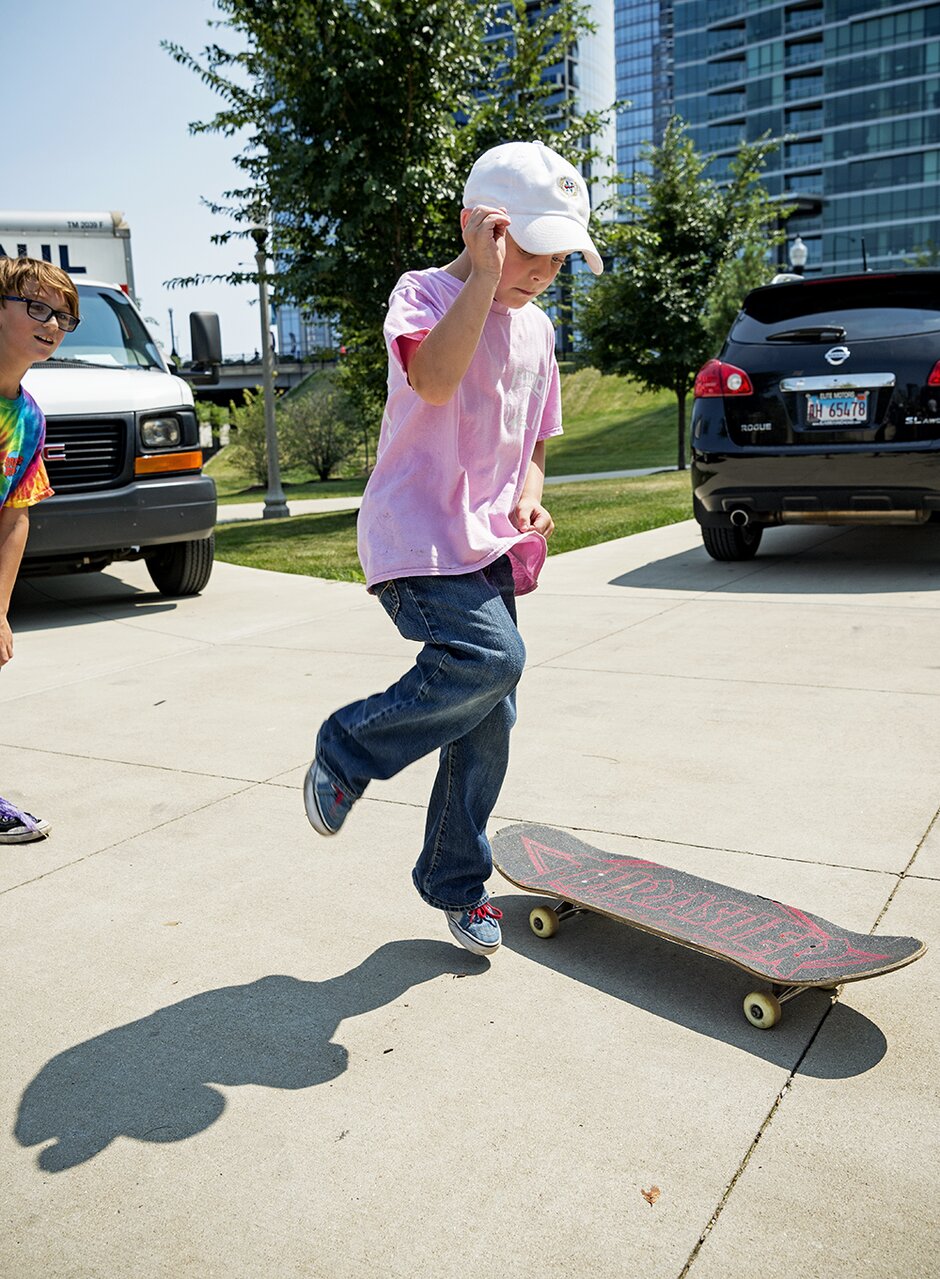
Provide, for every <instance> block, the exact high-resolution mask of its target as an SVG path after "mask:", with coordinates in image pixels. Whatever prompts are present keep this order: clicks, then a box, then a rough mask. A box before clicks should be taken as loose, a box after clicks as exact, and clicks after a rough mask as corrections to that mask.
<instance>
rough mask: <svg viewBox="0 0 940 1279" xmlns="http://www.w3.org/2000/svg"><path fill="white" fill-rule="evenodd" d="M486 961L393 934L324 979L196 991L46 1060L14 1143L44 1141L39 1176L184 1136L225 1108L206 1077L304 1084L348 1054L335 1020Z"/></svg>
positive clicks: (326, 1075)
mask: <svg viewBox="0 0 940 1279" xmlns="http://www.w3.org/2000/svg"><path fill="white" fill-rule="evenodd" d="M488 967H489V962H488V961H487V960H485V959H480V958H478V957H477V956H475V955H470V954H466V953H464V952H462V951H460V950H458V949H457V948H456V947H454V946H450V945H448V944H446V943H444V942H434V941H396V942H389V943H388V944H387V945H385V946H381V947H380V948H379V949H378V950H377V951H376V952H375V953H374V954H373V955H370V956H369V958H368V959H366V960H365V961H364V962H363V963H362V964H360V965H359V967H358V968H354V969H352V970H351V971H350V972H348V973H344V974H342V976H339V977H334V978H331V979H330V980H329V981H322V982H313V981H299V980H297V979H296V978H294V977H286V976H271V977H262V978H261V979H260V980H259V981H255V982H251V983H249V984H248V985H244V986H226V987H223V988H222V989H220V990H210V991H206V992H205V993H204V994H201V995H194V996H193V997H192V998H190V999H184V1000H182V1001H181V1002H180V1003H178V1004H171V1005H170V1006H169V1007H167V1008H160V1009H158V1010H157V1012H155V1013H151V1014H150V1016H149V1017H142V1018H141V1019H140V1020H139V1021H133V1022H130V1023H129V1024H128V1025H126V1026H119V1027H117V1029H115V1030H109V1031H107V1032H105V1034H103V1035H98V1036H96V1037H95V1038H94V1039H89V1040H86V1041H85V1043H82V1044H77V1045H76V1046H75V1047H74V1048H68V1049H66V1050H65V1052H62V1053H59V1055H58V1056H57V1057H53V1059H52V1060H51V1061H50V1062H49V1063H48V1064H47V1065H46V1066H44V1067H43V1068H42V1070H41V1071H40V1072H39V1074H38V1075H37V1076H36V1078H35V1079H34V1080H33V1081H32V1082H31V1083H30V1084H29V1086H28V1087H27V1089H26V1091H25V1093H24V1094H23V1099H22V1102H21V1103H20V1110H19V1115H18V1117H17V1122H16V1130H15V1132H16V1138H17V1140H18V1141H19V1142H20V1144H21V1145H23V1146H35V1145H39V1144H40V1143H44V1142H51V1143H52V1144H51V1145H46V1146H45V1148H44V1149H43V1150H42V1151H41V1152H40V1153H39V1156H38V1164H39V1167H40V1168H41V1169H43V1170H44V1171H45V1172H63V1171H65V1170H66V1169H68V1168H74V1167H75V1166H76V1165H77V1164H81V1163H84V1162H85V1161H86V1160H88V1159H92V1158H93V1157H94V1156H95V1155H97V1154H99V1153H100V1152H101V1151H102V1150H104V1149H105V1148H106V1147H107V1146H108V1145H110V1143H111V1142H112V1141H114V1139H115V1138H116V1137H120V1136H125V1137H133V1138H135V1139H136V1140H138V1141H160V1142H166V1141H182V1140H183V1139H184V1138H186V1137H192V1136H194V1135H195V1134H196V1133H199V1132H202V1131H203V1130H204V1129H206V1128H208V1127H209V1126H210V1124H213V1123H214V1122H215V1121H216V1119H218V1118H219V1116H220V1115H221V1114H222V1112H223V1110H224V1109H225V1098H224V1096H223V1095H222V1093H221V1092H219V1090H218V1089H217V1088H215V1087H213V1085H214V1084H219V1085H222V1086H226V1087H234V1086H236V1085H238V1084H260V1085H262V1086H264V1087H268V1088H310V1087H312V1086H313V1085H315V1084H322V1083H325V1082H327V1081H328V1080H330V1079H335V1078H336V1077H337V1076H338V1075H340V1074H342V1073H343V1071H344V1070H345V1069H346V1065H347V1059H348V1054H347V1052H346V1049H345V1048H344V1047H343V1045H342V1044H338V1043H334V1042H333V1035H334V1034H335V1033H336V1030H337V1027H338V1026H339V1024H340V1022H342V1021H344V1020H345V1019H346V1018H348V1017H356V1016H358V1015H359V1014H360V1013H366V1012H371V1011H372V1010H373V1009H376V1008H380V1007H382V1006H383V1005H385V1004H389V1003H392V1002H393V1001H394V1000H396V999H398V998H400V997H401V996H402V995H403V994H404V993H405V991H407V990H408V989H409V988H410V987H412V986H415V985H418V984H419V983H421V982H426V981H432V980H433V979H434V978H435V977H440V976H441V975H443V974H445V973H452V974H456V975H458V976H464V975H467V974H472V973H482V972H485V971H486V969H487V968H488Z"/></svg>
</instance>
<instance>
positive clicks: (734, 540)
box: [702, 524, 764, 560]
mask: <svg viewBox="0 0 940 1279" xmlns="http://www.w3.org/2000/svg"><path fill="white" fill-rule="evenodd" d="M763 531H764V530H763V529H762V528H761V527H760V525H759V524H756V525H755V524H746V525H745V526H744V528H706V527H703V528H702V541H703V542H704V543H705V550H706V551H708V553H709V555H710V556H711V557H712V559H713V560H751V559H753V558H754V556H755V555H756V554H757V548H758V547H759V546H760V539H761V534H762V533H763Z"/></svg>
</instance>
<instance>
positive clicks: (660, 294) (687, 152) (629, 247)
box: [578, 117, 789, 470]
mask: <svg viewBox="0 0 940 1279" xmlns="http://www.w3.org/2000/svg"><path fill="white" fill-rule="evenodd" d="M775 145H776V144H775V143H772V142H770V141H768V140H766V139H764V140H762V141H760V142H756V143H746V144H743V145H742V146H741V148H740V150H739V151H738V154H737V156H736V157H735V159H734V161H733V162H732V164H731V166H730V176H729V180H728V181H727V183H724V184H719V183H718V182H716V181H714V180H712V179H710V178H708V177H707V176H706V174H705V170H706V168H707V166H708V164H709V160H710V158H709V157H707V156H702V155H700V154H699V153H698V152H697V151H696V149H695V146H694V144H693V142H692V140H691V138H690V137H689V136H688V134H687V132H686V125H685V124H684V122H683V121H682V120H681V119H679V118H678V117H675V118H673V119H672V120H671V121H670V122H669V124H668V126H667V128H666V132H665V136H664V138H663V142H662V145H661V146H658V147H653V146H650V147H648V148H647V151H646V158H647V160H648V162H649V171H648V172H640V173H638V174H637V181H638V183H639V184H640V187H641V188H642V189H641V191H640V192H639V194H638V195H637V196H636V197H635V198H634V197H629V198H626V199H624V200H623V201H622V202H621V206H622V207H621V212H622V216H623V218H624V219H625V220H623V221H620V222H617V223H614V224H612V225H611V227H610V228H609V231H608V243H607V248H608V251H609V254H610V259H611V261H610V267H609V269H608V270H607V271H606V272H605V274H604V275H603V276H601V277H600V279H599V280H597V281H596V282H595V283H594V284H593V287H592V288H591V290H590V292H589V293H588V294H587V296H586V297H585V299H584V300H583V303H582V306H581V308H580V309H579V312H578V319H579V324H580V328H581V332H582V335H583V338H584V341H585V344H586V346H587V349H588V352H589V355H590V358H591V360H592V362H593V363H594V364H595V365H596V366H597V367H598V368H599V369H600V370H601V371H602V372H604V373H621V374H626V375H628V376H630V377H633V378H636V379H637V380H638V381H639V382H640V383H641V384H642V385H643V386H645V387H647V388H648V389H650V390H662V389H668V390H671V391H672V392H673V393H674V394H675V396H676V403H677V427H678V432H677V463H678V466H679V469H680V470H682V469H683V468H684V467H685V464H686V399H687V396H688V393H689V391H690V390H691V388H692V383H693V381H694V379H695V374H696V372H697V371H698V369H699V368H700V367H701V365H702V364H703V363H704V361H705V360H706V359H708V358H709V356H711V355H714V354H715V352H716V351H717V349H718V347H719V346H720V345H721V340H722V338H723V336H724V334H725V333H726V332H727V329H728V325H729V323H730V321H731V319H732V318H733V316H734V314H735V312H736V311H737V309H738V306H739V305H740V302H741V299H742V298H743V296H744V294H745V293H746V292H747V290H748V289H750V288H753V287H754V286H755V285H758V284H763V283H767V282H768V280H769V279H770V278H771V277H772V275H773V273H774V266H773V263H772V260H771V259H772V249H773V247H774V246H775V245H776V244H778V243H780V242H781V241H782V240H783V238H784V232H783V231H782V230H781V229H780V227H781V223H782V221H783V219H784V218H785V217H786V216H787V215H788V213H789V210H788V209H786V208H781V206H780V205H779V204H778V203H776V202H774V201H773V200H772V199H771V197H770V196H769V195H768V194H767V192H766V190H765V189H764V187H763V186H762V185H761V183H760V174H761V171H762V169H763V167H764V164H765V162H766V157H767V155H768V154H769V153H770V152H771V151H772V150H773V149H774V147H775Z"/></svg>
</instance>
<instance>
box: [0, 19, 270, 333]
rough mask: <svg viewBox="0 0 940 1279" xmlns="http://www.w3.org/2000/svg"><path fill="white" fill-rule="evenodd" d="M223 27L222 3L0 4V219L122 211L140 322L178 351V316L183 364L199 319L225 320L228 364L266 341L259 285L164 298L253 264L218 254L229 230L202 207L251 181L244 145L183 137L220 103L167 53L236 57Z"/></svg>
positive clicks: (238, 248)
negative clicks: (0, 50)
mask: <svg viewBox="0 0 940 1279" xmlns="http://www.w3.org/2000/svg"><path fill="white" fill-rule="evenodd" d="M220 16H221V15H220V14H219V11H218V10H217V9H216V7H215V4H214V0H130V3H128V0H48V2H47V3H44V4H37V3H34V2H33V0H0V31H2V33H3V46H4V51H5V54H6V56H5V58H4V73H3V78H2V80H0V119H2V120H3V125H4V127H3V142H2V150H3V163H2V166H0V209H19V210H25V211H29V212H37V213H46V212H64V211H74V212H96V213H97V212H101V211H104V210H111V209H119V210H121V211H122V212H123V213H124V216H125V218H126V220H127V222H128V223H129V225H130V228H131V244H132V247H133V258H134V275H135V283H136V287H137V293H138V297H139V301H140V305H141V310H142V311H143V314H144V315H145V316H147V317H148V319H152V321H153V323H152V325H151V327H152V328H153V330H154V332H155V334H156V336H157V338H158V339H159V340H160V341H161V342H162V343H163V345H164V347H165V348H166V350H167V351H169V350H170V347H171V343H170V318H169V310H170V309H171V308H172V310H173V327H174V330H175V333H176V349H177V350H178V351H179V353H180V355H182V356H183V357H184V358H185V357H188V355H189V313H190V311H216V312H217V313H218V315H219V321H220V324H221V329H222V347H223V350H224V352H225V354H226V355H237V354H238V353H240V352H247V353H249V354H250V353H252V352H253V351H254V350H255V349H256V348H257V347H258V345H259V343H260V319H259V312H258V305H257V288H256V287H255V286H253V285H243V286H240V287H238V288H234V287H232V286H230V285H224V284H212V285H210V284H207V285H202V286H199V287H198V288H190V289H167V288H165V287H164V282H165V281H167V280H170V279H173V278H175V277H177V276H189V275H194V274H197V273H206V274H224V273H226V272H228V271H231V270H234V269H237V268H241V267H249V268H253V266H254V260H253V257H252V255H253V253H254V245H253V243H251V242H250V241H249V242H247V243H245V242H243V241H236V242H234V243H233V244H229V245H226V246H218V245H214V244H212V243H211V239H210V237H211V236H212V235H213V234H214V233H218V232H219V231H223V230H226V229H228V227H229V226H230V224H229V223H228V222H227V221H226V219H225V218H224V217H222V216H219V215H216V214H213V213H211V212H210V211H209V210H208V209H207V208H206V207H205V206H204V205H203V204H202V203H201V200H202V198H206V199H209V200H219V199H221V197H222V196H223V193H224V192H225V191H227V190H230V189H231V188H233V187H237V186H239V185H241V182H242V176H241V174H240V172H239V170H238V169H237V168H236V167H235V165H234V163H233V157H234V156H236V155H237V154H238V153H239V151H240V150H241V146H240V143H239V140H238V139H237V138H234V139H233V138H224V137H221V136H218V135H215V134H210V135H204V136H197V137H193V136H191V135H190V134H189V131H188V126H189V123H190V122H191V121H194V120H206V119H209V118H210V117H211V116H212V115H214V114H215V112H216V111H217V110H219V109H220V107H221V106H222V99H221V98H219V97H218V96H217V95H216V94H215V93H213V92H212V90H211V89H209V88H207V87H206V86H205V85H204V84H203V83H202V81H201V80H200V79H199V77H198V76H197V75H196V74H195V73H194V72H192V71H190V70H188V69H187V68H185V67H181V66H179V65H177V63H175V62H174V61H173V59H172V58H171V57H170V55H169V54H168V53H165V52H164V50H163V49H161V48H160V41H161V39H169V40H173V41H174V42H175V43H178V44H181V45H182V46H183V47H184V48H185V49H187V50H188V51H189V52H190V53H195V52H198V51H199V50H201V49H203V48H204V47H205V46H206V45H207V44H209V43H219V44H221V45H222V46H223V47H224V48H232V49H234V48H237V47H238V41H237V39H236V38H235V37H234V35H233V33H231V32H230V31H229V30H227V29H226V28H224V27H223V28H215V27H210V26H209V25H207V23H208V22H209V21H211V20H213V19H218V18H219V17H220ZM59 91H60V92H59ZM57 93H58V94H59V96H57Z"/></svg>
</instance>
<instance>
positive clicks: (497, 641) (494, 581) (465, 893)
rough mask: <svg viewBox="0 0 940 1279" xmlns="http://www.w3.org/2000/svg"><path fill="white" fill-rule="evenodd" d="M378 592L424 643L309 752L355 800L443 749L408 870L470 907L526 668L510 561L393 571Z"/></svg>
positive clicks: (445, 899) (329, 723) (432, 895)
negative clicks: (402, 573)
mask: <svg viewBox="0 0 940 1279" xmlns="http://www.w3.org/2000/svg"><path fill="white" fill-rule="evenodd" d="M376 594H377V596H378V598H379V600H380V601H381V603H382V605H383V607H384V608H385V611H386V612H387V613H388V615H389V616H390V617H391V619H392V621H393V622H394V623H395V625H396V626H397V627H398V630H399V631H400V632H401V634H402V635H403V636H404V637H405V639H410V640H417V641H418V642H419V643H421V644H422V645H423V647H422V649H421V651H420V652H419V653H418V656H417V659H416V661H415V664H414V666H413V667H412V668H411V669H410V670H409V671H407V672H406V673H405V674H404V675H403V676H402V677H401V679H400V680H398V681H397V683H395V684H393V685H392V686H391V687H390V688H388V689H386V690H385V692H384V693H376V694H375V695H374V696H372V697H367V698H365V700H364V701H361V702H353V703H352V704H351V705H349V706H344V707H343V708H342V709H341V710H338V711H336V712H335V713H334V714H333V715H331V716H330V717H329V719H328V720H326V722H325V723H324V724H323V726H322V727H321V729H320V734H319V737H318V738H317V758H318V759H319V761H320V763H321V765H322V767H323V768H324V769H325V770H326V772H327V774H328V775H330V777H331V779H332V780H333V781H334V782H335V783H336V785H337V786H339V788H340V789H341V790H342V791H344V792H345V793H346V794H347V795H348V796H349V797H350V798H351V799H358V798H359V797H360V796H361V795H362V793H363V791H364V790H365V788H366V786H368V784H369V782H370V781H372V779H373V778H381V779H385V778H389V777H394V775H395V774H396V773H399V772H401V770H402V769H403V768H406V767H407V766H408V765H409V764H412V763H414V761H415V760H417V759H421V758H422V756H424V755H427V754H428V753H429V752H431V751H433V750H439V751H440V763H439V767H438V771H437V777H436V779H435V782H434V787H433V790H432V792H431V800H430V803H429V805H428V816H427V824H426V826H425V836H424V846H423V848H422V849H421V855H420V857H419V858H418V862H417V865H416V866H415V868H414V872H413V879H414V883H415V887H416V888H417V890H418V892H419V893H420V895H421V897H422V898H423V899H424V901H426V902H427V903H428V905H430V906H436V907H438V908H439V909H441V910H471V909H473V907H474V906H479V905H481V904H482V903H483V902H485V901H486V900H487V896H488V895H487V892H486V889H485V888H484V883H485V881H486V880H487V879H488V878H489V876H490V875H491V874H492V870H493V859H492V854H491V852H490V845H489V840H488V839H487V837H486V823H487V820H488V818H489V816H490V813H491V812H492V811H493V808H494V807H495V804H496V799H497V797H498V795H499V790H500V787H501V786H502V784H503V778H504V777H505V775H506V766H507V764H508V762H509V733H510V730H511V729H512V726H513V724H514V723H515V719H516V695H515V689H516V685H517V684H518V682H519V679H520V676H521V675H522V669H523V666H524V665H525V646H524V644H523V642H522V637H521V635H520V634H519V631H518V629H517V627H516V601H515V593H514V590H513V577H512V567H511V565H510V563H509V559H508V558H507V557H506V556H505V555H504V556H502V557H501V558H500V559H498V560H497V561H496V562H495V563H494V564H491V565H489V567H488V568H485V569H481V570H479V571H478V572H476V573H463V574H460V575H458V576H451V577H402V578H397V579H395V580H393V581H390V582H384V583H383V584H382V585H381V586H379V587H377V588H376Z"/></svg>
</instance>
